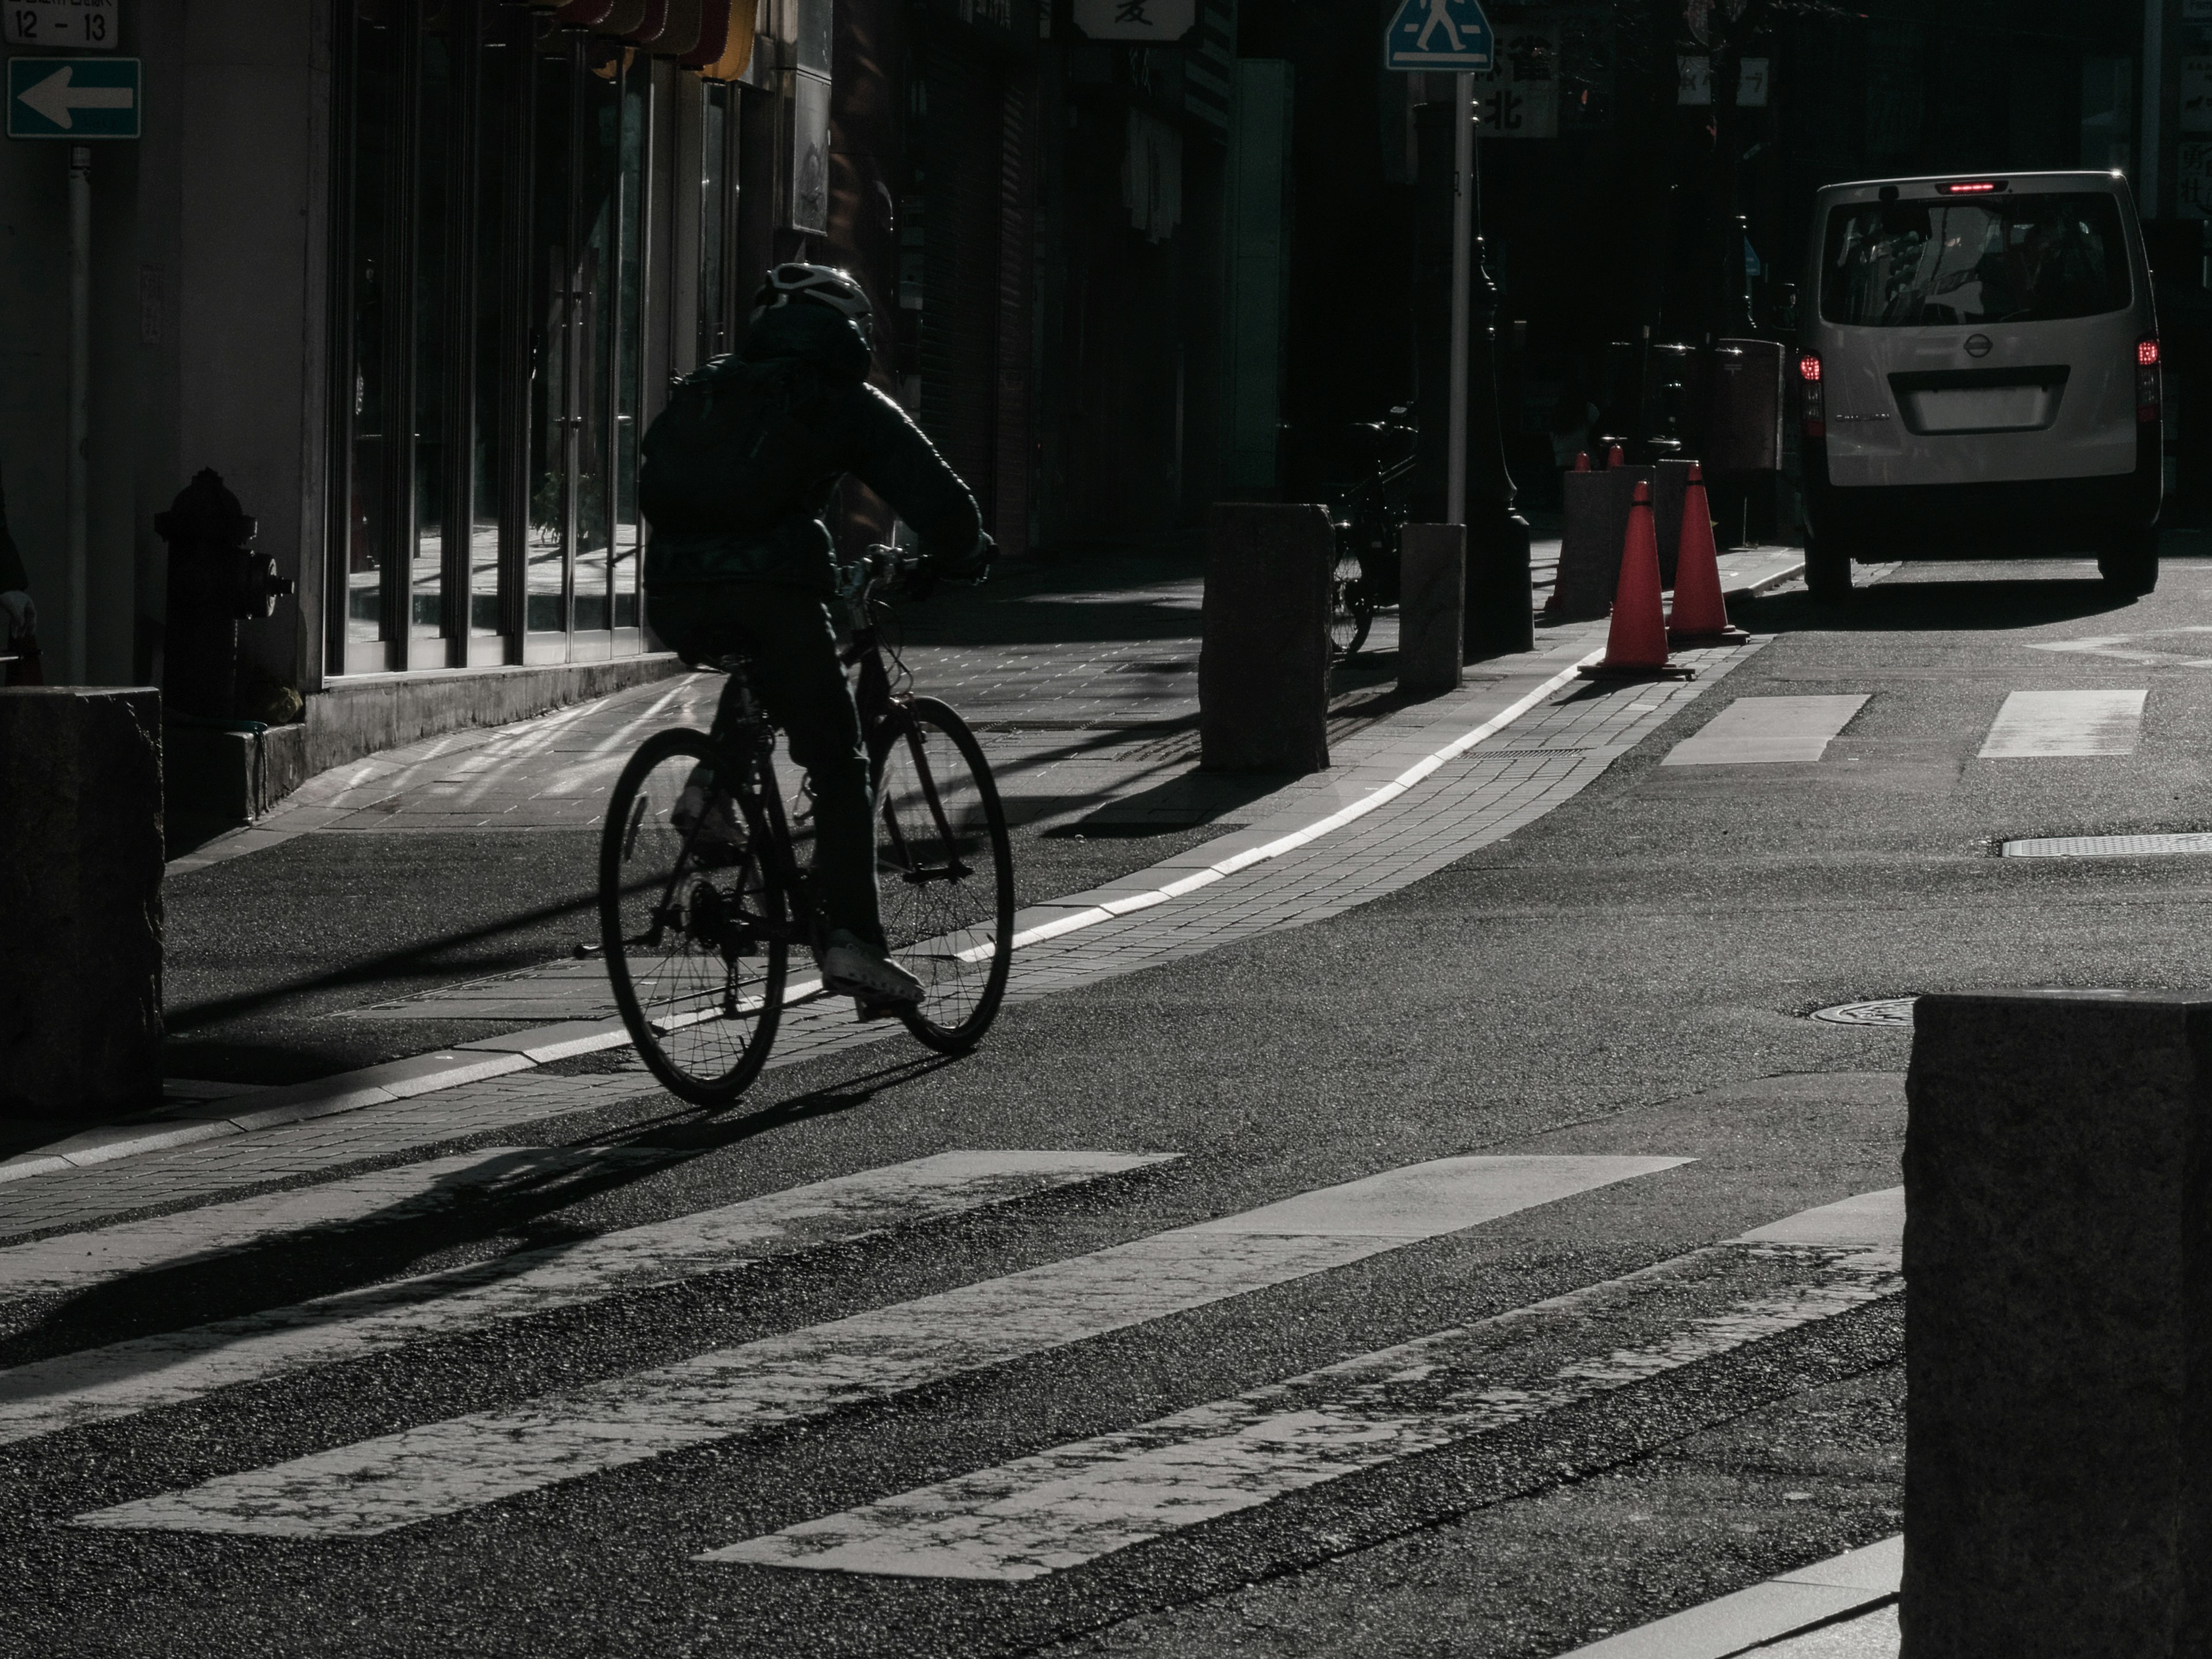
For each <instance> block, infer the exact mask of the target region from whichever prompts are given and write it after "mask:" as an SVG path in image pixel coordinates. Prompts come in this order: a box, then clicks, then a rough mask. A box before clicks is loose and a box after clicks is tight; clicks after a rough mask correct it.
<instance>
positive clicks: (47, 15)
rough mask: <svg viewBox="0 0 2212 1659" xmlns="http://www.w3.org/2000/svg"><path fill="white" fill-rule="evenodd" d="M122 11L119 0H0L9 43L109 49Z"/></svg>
mask: <svg viewBox="0 0 2212 1659" xmlns="http://www.w3.org/2000/svg"><path fill="white" fill-rule="evenodd" d="M122 13H123V5H122V0H0V15H5V17H6V19H7V24H8V44H9V46H57V47H66V48H67V49H69V50H70V51H72V52H82V51H85V50H86V49H88V48H89V49H90V50H92V51H94V52H112V51H113V50H114V49H115V45H116V38H117V36H118V35H119V34H120V33H122V31H121V29H120V28H118V27H117V25H118V23H119V22H120V21H121V20H122Z"/></svg>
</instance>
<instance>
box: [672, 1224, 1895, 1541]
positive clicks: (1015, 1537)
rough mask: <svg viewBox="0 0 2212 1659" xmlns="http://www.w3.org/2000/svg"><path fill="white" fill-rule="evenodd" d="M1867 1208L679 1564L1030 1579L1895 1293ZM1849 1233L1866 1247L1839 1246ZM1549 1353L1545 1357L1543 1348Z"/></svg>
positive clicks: (1887, 1231)
mask: <svg viewBox="0 0 2212 1659" xmlns="http://www.w3.org/2000/svg"><path fill="white" fill-rule="evenodd" d="M1867 1197H1868V1199H1869V1200H1872V1201H1871V1202H1867V1201H1864V1200H1846V1203H1845V1204H1844V1205H1835V1206H1824V1207H1823V1208H1822V1209H1821V1210H1819V1211H1814V1212H1808V1214H1807V1215H1805V1216H1802V1217H1793V1218H1790V1221H1791V1222H1796V1223H1799V1224H1802V1225H1800V1226H1799V1228H1798V1229H1796V1231H1803V1232H1807V1233H1809V1234H1811V1235H1813V1236H1814V1237H1816V1238H1818V1239H1820V1241H1821V1242H1819V1243H1811V1242H1780V1239H1781V1238H1784V1237H1787V1236H1788V1235H1789V1234H1790V1231H1792V1229H1791V1226H1790V1222H1784V1223H1782V1224H1778V1226H1777V1227H1774V1228H1767V1229H1761V1230H1759V1232H1758V1233H1754V1234H1752V1235H1748V1236H1747V1237H1744V1238H1742V1239H1738V1240H1735V1241H1733V1242H1732V1243H1728V1244H1721V1245H1711V1246H1708V1247H1706V1248H1705V1249H1699V1250H1693V1251H1692V1252H1690V1253H1689V1254H1687V1255H1681V1256H1677V1257H1674V1258H1673V1259H1672V1260H1670V1261H1663V1262H1661V1263H1658V1264H1657V1265H1656V1266H1654V1267H1647V1268H1644V1269H1643V1270H1641V1271H1640V1272H1638V1273H1631V1274H1628V1275H1626V1277H1624V1278H1620V1279H1611V1280H1608V1281H1607V1282H1605V1283H1602V1284H1599V1285H1589V1286H1586V1287H1584V1288H1583V1289H1581V1290H1577V1291H1570V1292H1569V1293H1567V1294H1566V1295H1564V1296H1559V1297H1552V1298H1551V1299H1549V1300H1547V1301H1544V1302H1539V1303H1535V1304H1531V1305H1530V1306H1528V1307H1525V1308H1519V1309H1516V1310H1513V1311H1512V1312H1510V1313H1506V1314H1502V1315H1499V1316H1496V1317H1494V1318H1491V1319H1486V1320H1482V1321H1480V1322H1476V1323H1474V1324H1471V1325H1466V1326H1462V1327H1458V1328H1455V1329H1452V1330H1448V1331H1441V1332H1438V1333H1437V1334H1433V1335H1431V1336H1425V1337H1421V1338H1419V1339H1417V1340H1413V1341H1410V1342H1404V1343H1400V1344H1397V1345H1395V1346H1392V1347H1389V1348H1384V1349H1382V1350H1380V1351H1378V1352H1373V1353H1368V1354H1362V1355H1360V1356H1359V1357H1358V1358H1353V1359H1348V1360H1344V1361H1342V1362H1340V1363H1339V1364H1334V1365H1329V1366H1326V1367H1323V1368H1322V1369H1321V1370H1315V1371H1309V1372H1307V1373H1305V1374H1304V1376H1294V1377H1292V1378H1291V1379H1290V1380H1288V1381H1287V1382H1283V1383H1273V1384H1271V1385H1269V1386H1267V1387H1265V1388H1261V1389H1252V1390H1250V1391H1249V1392H1247V1393H1244V1394H1242V1395H1236V1396H1234V1397H1233V1398H1231V1399H1227V1400H1218V1401H1212V1402H1210V1403H1208V1404H1206V1405H1202V1406H1197V1407H1192V1408H1190V1409H1188V1410H1186V1411H1181V1412H1177V1413H1174V1414H1172V1415H1170V1416H1168V1417H1164V1418H1161V1419H1158V1420H1156V1421H1154V1422H1151V1423H1146V1424H1144V1425H1140V1426H1139V1427H1136V1428H1133V1429H1127V1430H1123V1431H1120V1432H1117V1433H1114V1434H1108V1435H1101V1436H1098V1437H1095V1438H1093V1439H1090V1440H1084V1441H1079V1442H1077V1443H1073V1444H1071V1445H1064V1446H1058V1447H1055V1448H1054V1449H1052V1450H1050V1451H1047V1452H1042V1453H1040V1454H1038V1455H1034V1456H1030V1457H1024V1458H1020V1459H1017V1460H1015V1461H1013V1462H1008V1463H1005V1464H1002V1465H1000V1466H999V1467H998V1468H991V1469H985V1470H982V1471H980V1472H978V1473H976V1474H969V1475H963V1476H961V1477H959V1478H957V1479H955V1480H945V1481H941V1482H939V1483H937V1484H936V1485H933V1486H925V1487H921V1488H920V1489H919V1490H916V1491H912V1492H902V1493H899V1494H898V1495H896V1496H895V1497H890V1498H882V1499H880V1500H878V1501H877V1502H875V1503H872V1504H863V1505H861V1506H860V1507H859V1508H856V1509H852V1510H846V1511H844V1512H843V1513H842V1514H839V1515H833V1516H825V1517H823V1518H822V1519H820V1520H814V1521H807V1522H801V1523H799V1525H796V1526H793V1527H787V1528H784V1529H783V1530H782V1531H781V1532H776V1533H772V1534H767V1535H766V1536H763V1537H759V1538H753V1539H748V1540H746V1541H743V1542H740V1543H736V1544H732V1545H728V1546H726V1547H722V1548H720V1549H715V1550H709V1551H708V1552H706V1553H703V1554H702V1555H699V1556H697V1557H696V1558H694V1559H697V1560H701V1561H714V1562H725V1563H738V1564H743V1565H754V1566H775V1567H799V1568H808V1569H812V1570H815V1571H842V1572H854V1573H867V1574H883V1575H895V1576H898V1577H927V1578H963V1579H993V1580H1000V1581H1006V1582H1017V1581H1019V1580H1023V1579H1029V1578H1037V1577H1043V1576H1045V1575H1046V1574H1048V1573H1051V1572H1055V1571H1063V1570H1065V1569H1066V1568H1069V1567H1073V1566H1079V1565H1082V1564H1083V1563H1084V1562H1086V1561H1090V1560H1094V1559H1097V1557H1099V1556H1102V1555H1106V1554H1109V1553H1112V1552H1114V1551H1116V1550H1121V1549H1127V1548H1128V1547H1131V1546H1133V1545H1136V1544H1140V1543H1144V1542H1146V1541H1150V1540H1152V1539H1155V1538H1159V1537H1163V1536H1164V1535H1166V1534H1170V1533H1172V1532H1178V1531H1181V1530H1182V1529H1183V1528H1188V1527H1193V1526H1196V1525H1198V1524H1200V1522H1206V1521H1211V1520H1214V1519H1217V1518H1218V1517H1220V1516H1225V1515H1231V1514H1234V1513H1236V1512H1237V1511H1239V1510H1248V1509H1253V1508H1256V1507H1257V1506H1259V1505H1261V1504H1266V1503H1268V1502H1271V1501H1272V1500H1273V1499H1275V1498H1281V1497H1284V1496H1285V1495H1287V1494H1289V1493H1291V1492H1298V1491H1302V1490H1304V1488H1306V1487H1309V1486H1319V1485H1321V1484H1322V1483H1323V1482H1326V1481H1330V1480H1341V1479H1342V1478H1344V1477H1345V1476H1346V1475H1349V1474H1357V1473H1358V1472H1359V1471H1361V1470H1364V1469H1370V1468H1378V1467H1380V1466H1382V1465H1383V1464H1386V1463H1393V1462H1398V1461H1400V1460H1401V1459H1403V1458H1407V1457H1412V1456H1415V1455H1419V1453H1422V1452H1426V1451H1432V1450H1435V1449H1437V1448H1439V1447H1442V1446H1445V1445H1448V1444H1450V1443H1453V1442H1455V1441H1458V1440H1463V1439H1467V1438H1468V1437H1473V1436H1475V1435H1480V1434H1484V1433H1486V1432H1489V1431H1493V1430H1496V1429H1499V1428H1503V1427H1505V1426H1507V1425H1510V1424H1514V1423H1521V1422H1525V1421H1527V1420H1528V1419H1531V1418H1534V1417H1539V1416H1541V1415H1543V1414H1544V1413H1547V1412H1552V1411H1556V1410H1558V1409H1559V1408H1560V1407H1565V1406H1569V1405H1572V1404H1574V1403H1576V1402H1577V1401H1583V1400H1587V1399H1589V1398H1590V1397H1592V1396H1594V1395H1601V1394H1605V1393H1608V1392H1610V1391H1611V1390H1613V1389H1619V1388H1622V1387H1625V1386H1626V1385H1627V1384H1629V1383H1637V1382H1640V1381H1642V1380H1644V1378H1646V1377H1650V1376H1657V1375H1659V1374H1661V1373H1662V1372H1665V1371H1669V1370H1678V1369H1680V1367H1682V1366H1685V1365H1689V1364H1695V1363H1696V1362H1698V1361H1699V1360H1701V1359H1707V1358H1712V1357H1713V1356H1714V1355H1717V1354H1721V1353H1725V1352H1729V1351H1730V1350H1731V1349H1735V1348H1739V1347H1741V1346H1745V1345H1746V1344H1747V1343H1751V1342H1755V1341H1758V1340H1759V1339H1761V1338H1762V1337H1767V1336H1772V1335H1776V1334H1779V1333H1781V1332H1784V1331H1788V1330H1793V1329H1795V1328H1797V1327H1799V1326H1801V1325H1805V1324H1809V1323H1812V1322H1815V1321H1819V1320H1822V1319H1827V1318H1832V1317H1833V1316H1836V1315H1838V1314H1841V1313H1847V1312H1849V1311H1850V1310H1852V1309H1854V1308H1858V1307H1863V1306H1865V1305H1866V1304H1868V1303H1869V1302H1872V1301H1875V1300H1878V1299H1879V1298H1881V1297H1885V1296H1888V1295H1891V1294H1893V1292H1894V1291H1897V1290H1899V1289H1900V1288H1902V1285H1903V1279H1902V1278H1901V1277H1900V1271H1899V1270H1900V1255H1899V1249H1898V1247H1897V1245H1896V1243H1893V1242H1892V1236H1893V1235H1894V1234H1901V1232H1902V1229H1903V1211H1904V1206H1903V1203H1902V1190H1901V1189H1897V1190H1895V1191H1894V1192H1893V1193H1890V1194H1869V1195H1867ZM1853 1206H1856V1207H1853ZM1889 1211H1893V1212H1894V1216H1895V1222H1894V1225H1891V1224H1890V1222H1889V1219H1888V1216H1887V1213H1886V1212H1889ZM1853 1232H1857V1233H1859V1234H1861V1235H1868V1234H1871V1235H1872V1237H1860V1238H1857V1239H1851V1238H1847V1237H1845V1236H1846V1235H1849V1234H1851V1233H1853ZM1778 1257H1786V1258H1791V1260H1790V1261H1789V1262H1788V1264H1787V1265H1788V1266H1789V1267H1790V1268H1792V1269H1793V1270H1794V1271H1795V1272H1796V1275H1797V1277H1798V1280H1799V1282H1796V1283H1792V1284H1789V1285H1786V1286H1785V1287H1784V1289H1783V1290H1782V1291H1781V1292H1780V1293H1779V1294H1763V1295H1757V1296H1753V1297H1747V1298H1744V1299H1741V1300H1738V1301H1735V1302H1734V1303H1732V1304H1729V1305H1727V1306H1725V1307H1723V1308H1722V1309H1721V1310H1718V1311H1717V1312H1713V1313H1710V1314H1707V1315H1705V1316H1700V1317H1697V1318H1693V1319H1692V1320H1690V1321H1688V1322H1686V1324H1683V1325H1681V1326H1680V1327H1679V1328H1675V1329H1674V1330H1672V1331H1670V1332H1669V1334H1668V1335H1667V1337H1666V1338H1665V1339H1664V1340H1661V1341H1659V1342H1656V1343H1650V1344H1647V1345H1644V1346H1639V1347H1634V1348H1628V1349H1609V1350H1608V1351H1607V1352H1604V1353H1602V1354H1601V1355H1599V1356H1597V1357H1595V1358H1583V1359H1578V1360H1577V1361H1575V1362H1574V1363H1572V1364H1567V1365H1565V1366H1559V1365H1557V1364H1555V1361H1554V1359H1553V1358H1545V1359H1544V1360H1543V1361H1542V1364H1541V1366H1540V1368H1539V1370H1538V1375H1537V1376H1534V1377H1533V1378H1529V1379H1527V1380H1526V1381H1525V1382H1522V1379H1521V1378H1519V1377H1518V1376H1516V1375H1515V1373H1514V1368H1513V1365H1512V1358H1513V1353H1512V1346H1513V1344H1514V1342H1515V1340H1516V1339H1519V1340H1521V1341H1523V1342H1527V1341H1528V1340H1529V1339H1530V1338H1531V1337H1533V1336H1534V1335H1535V1334H1536V1331H1537V1329H1538V1328H1543V1329H1545V1330H1546V1331H1547V1333H1549V1334H1552V1336H1553V1340H1556V1327H1557V1326H1559V1324H1560V1323H1562V1322H1565V1320H1567V1319H1570V1318H1582V1319H1595V1320H1601V1321H1602V1320H1605V1319H1606V1317H1607V1316H1608V1315H1611V1316H1616V1317H1615V1319H1614V1320H1613V1323H1615V1324H1617V1323H1618V1322H1619V1319H1618V1316H1621V1315H1623V1314H1626V1316H1628V1317H1630V1318H1636V1317H1639V1316H1649V1314H1650V1311H1651V1310H1652V1308H1653V1306H1654V1298H1655V1297H1656V1296H1658V1295H1661V1294H1662V1293H1664V1292H1666V1291H1669V1290H1673V1291H1675V1293H1676V1295H1677V1297H1678V1298H1680V1297H1683V1296H1685V1295H1687V1294H1690V1293H1693V1292H1694V1291H1697V1290H1698V1289H1699V1288H1700V1287H1703V1286H1706V1285H1710V1284H1711V1282H1712V1281H1713V1280H1714V1279H1716V1278H1717V1277H1719V1276H1721V1275H1723V1274H1725V1273H1729V1271H1730V1270H1731V1268H1735V1267H1756V1268H1757V1269H1758V1270H1759V1275H1760V1276H1761V1277H1765V1276H1767V1275H1771V1273H1773V1271H1774V1269H1775V1267H1776V1259H1777V1258H1778ZM1601 1328H1603V1327H1601ZM1552 1346H1553V1342H1551V1341H1547V1342H1546V1343H1545V1344H1544V1345H1543V1351H1544V1352H1547V1354H1548V1353H1549V1352H1551V1349H1552ZM1515 1383H1522V1385H1521V1386H1515Z"/></svg>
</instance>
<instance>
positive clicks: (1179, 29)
mask: <svg viewBox="0 0 2212 1659" xmlns="http://www.w3.org/2000/svg"><path fill="white" fill-rule="evenodd" d="M1197 26H1198V0H1075V27H1076V28H1077V29H1078V30H1079V31H1080V32H1081V33H1084V34H1085V35H1087V36H1089V37H1090V38H1091V40H1127V41H1133V42H1136V43H1138V44H1142V43H1143V42H1145V41H1147V40H1149V41H1151V42H1152V44H1153V45H1155V46H1174V45H1176V43H1177V42H1178V41H1180V40H1182V38H1183V36H1185V35H1186V34H1188V33H1190V32H1191V30H1192V29H1194V28H1195V27H1197Z"/></svg>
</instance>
